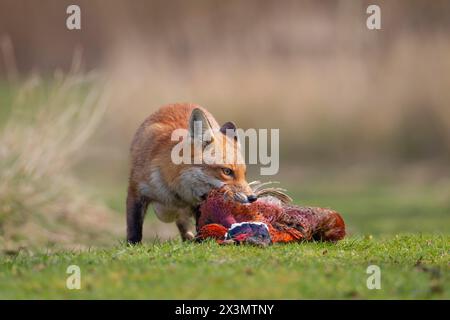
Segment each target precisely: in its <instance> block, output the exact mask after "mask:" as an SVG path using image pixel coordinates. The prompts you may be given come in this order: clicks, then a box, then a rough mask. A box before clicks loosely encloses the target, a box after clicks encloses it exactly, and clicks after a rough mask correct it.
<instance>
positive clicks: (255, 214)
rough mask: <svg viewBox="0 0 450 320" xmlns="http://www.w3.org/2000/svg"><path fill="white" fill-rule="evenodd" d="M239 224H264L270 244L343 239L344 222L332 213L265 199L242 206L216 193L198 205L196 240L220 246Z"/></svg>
mask: <svg viewBox="0 0 450 320" xmlns="http://www.w3.org/2000/svg"><path fill="white" fill-rule="evenodd" d="M284 199H285V198H284ZM241 222H262V223H265V224H266V225H267V227H268V230H269V234H270V238H271V241H272V242H295V241H308V240H320V241H337V240H340V239H342V238H344V236H345V223H344V220H343V219H342V217H341V215H340V214H339V213H338V212H336V211H334V210H331V209H324V208H315V207H300V206H295V205H292V204H286V203H282V202H281V201H272V200H271V199H270V198H268V197H261V198H259V199H258V200H257V201H256V202H253V203H247V204H243V203H239V202H236V201H234V200H231V199H229V198H228V197H227V196H226V192H225V191H224V190H223V189H218V190H213V191H212V192H210V194H209V195H208V197H207V199H206V200H205V201H204V202H202V204H201V205H200V216H199V219H198V222H197V239H198V240H204V239H207V238H214V239H216V240H218V241H219V242H221V241H223V240H224V239H225V235H226V233H227V232H228V230H229V228H230V227H231V226H232V224H235V223H241ZM241 238H242V237H241ZM239 242H245V241H239Z"/></svg>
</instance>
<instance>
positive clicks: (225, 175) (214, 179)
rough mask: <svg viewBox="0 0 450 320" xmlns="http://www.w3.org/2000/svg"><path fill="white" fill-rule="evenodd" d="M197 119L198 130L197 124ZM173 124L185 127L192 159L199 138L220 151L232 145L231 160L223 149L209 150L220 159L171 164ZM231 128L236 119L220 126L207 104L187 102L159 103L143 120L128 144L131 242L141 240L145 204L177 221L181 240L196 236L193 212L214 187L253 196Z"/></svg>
mask: <svg viewBox="0 0 450 320" xmlns="http://www.w3.org/2000/svg"><path fill="white" fill-rule="evenodd" d="M199 123H200V124H201V132H197V131H198V130H196V128H198V126H197V124H199ZM176 129H185V132H186V137H185V138H187V139H186V140H185V141H187V142H186V143H189V144H190V145H189V147H191V150H194V151H193V152H192V154H191V155H190V156H191V158H192V159H193V158H194V157H195V156H197V155H196V151H195V150H197V149H198V148H194V144H195V143H196V141H199V139H200V141H202V144H201V148H200V149H201V151H204V150H203V149H206V148H210V149H211V147H212V146H213V147H214V148H216V150H220V151H224V150H225V149H227V150H233V151H234V154H235V156H234V157H233V161H228V158H226V160H227V161H225V159H224V158H223V156H224V155H225V154H226V152H218V153H217V152H216V153H214V152H213V153H212V155H213V158H214V157H216V158H215V160H219V161H202V162H201V163H197V162H195V161H191V162H190V163H180V164H175V163H174V161H173V159H172V157H171V156H172V151H173V148H174V147H175V146H176V145H177V144H178V143H179V141H173V138H172V134H173V132H174V130H176ZM229 130H231V131H233V130H234V131H236V126H235V125H234V123H232V122H227V123H225V124H224V125H223V126H222V127H220V126H219V124H218V123H217V121H216V120H215V119H214V117H213V116H212V115H211V114H210V113H209V112H208V111H207V110H206V109H204V108H202V107H200V106H198V105H195V104H188V103H180V104H170V105H166V106H163V107H161V108H160V109H159V110H158V111H156V112H155V113H153V114H152V115H150V116H149V117H148V118H147V119H146V120H145V121H144V122H143V123H142V125H141V126H140V127H139V129H138V130H137V132H136V134H135V136H134V139H133V142H132V145H131V170H130V178H129V186H128V196H127V240H128V242H129V243H132V244H135V243H140V242H141V240H142V225H143V222H144V216H145V213H146V211H147V208H148V206H149V204H152V205H153V208H154V210H155V213H156V215H157V217H158V218H159V219H160V220H161V221H163V222H173V221H175V222H176V225H177V227H178V230H179V231H180V235H181V238H182V240H191V239H193V238H194V230H193V226H192V223H191V220H192V219H191V218H192V217H194V218H197V217H196V208H198V205H199V203H200V202H201V201H202V200H203V199H205V197H206V196H207V194H208V193H209V192H210V191H211V190H212V189H217V188H221V187H224V188H226V189H227V191H228V194H229V195H231V196H232V197H233V199H235V200H236V201H239V202H242V203H249V202H254V201H256V200H257V196H256V195H255V194H254V193H253V191H252V189H251V187H250V186H249V184H248V183H247V180H246V176H245V175H246V165H245V162H244V161H242V158H241V157H242V155H241V154H240V145H239V142H238V139H236V138H235V137H233V136H230V135H228V134H227V133H228V132H229ZM205 134H208V135H209V136H210V137H211V139H210V140H209V141H207V142H206V143H205V142H204V141H203V140H201V139H202V137H203V136H205ZM200 135H202V136H201V137H200ZM217 157H219V158H220V159H217ZM209 160H211V159H209Z"/></svg>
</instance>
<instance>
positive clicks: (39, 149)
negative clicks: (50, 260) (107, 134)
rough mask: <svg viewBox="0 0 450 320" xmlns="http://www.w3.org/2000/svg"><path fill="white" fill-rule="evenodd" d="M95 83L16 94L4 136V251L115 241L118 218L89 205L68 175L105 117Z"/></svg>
mask: <svg viewBox="0 0 450 320" xmlns="http://www.w3.org/2000/svg"><path fill="white" fill-rule="evenodd" d="M92 80H93V76H92V75H87V76H82V75H79V74H77V73H76V72H75V73H71V74H69V75H67V76H63V75H61V74H56V75H55V77H54V78H53V79H51V80H49V81H47V80H46V81H44V80H42V79H39V78H37V77H32V78H30V79H29V80H28V81H26V83H25V84H24V85H23V86H21V87H20V88H19V89H18V90H17V94H16V96H15V101H14V103H13V105H12V106H11V107H12V108H11V110H12V111H11V115H10V117H9V118H8V120H7V123H6V125H5V127H4V128H3V130H2V132H1V136H0V247H2V248H3V249H11V248H17V247H23V246H26V247H28V246H38V245H42V244H46V245H49V244H52V243H59V244H63V245H70V246H79V245H83V244H88V243H91V242H92V240H95V241H96V244H98V243H101V240H102V239H104V240H106V239H108V238H109V236H110V235H111V234H112V233H114V228H112V227H111V226H112V225H113V224H112V221H111V220H112V219H113V218H114V215H111V214H109V213H110V212H109V210H108V209H107V208H105V207H104V206H102V205H99V204H95V203H93V202H92V200H91V199H89V198H88V197H86V196H85V195H84V194H85V193H83V190H82V186H80V185H79V183H78V182H77V181H76V180H75V179H74V178H73V176H72V175H71V171H70V168H71V165H72V164H73V163H74V162H75V161H76V160H77V158H78V157H79V156H80V153H81V152H80V148H81V146H82V145H83V144H84V143H85V142H86V141H87V139H88V138H89V137H90V136H91V135H92V133H93V132H94V130H95V128H96V127H97V125H98V123H99V121H100V119H101V118H102V116H103V114H104V112H105V109H106V94H105V91H104V90H100V89H99V88H98V87H97V86H94V85H93V83H92ZM116 225H117V224H116ZM109 239H110V238H109Z"/></svg>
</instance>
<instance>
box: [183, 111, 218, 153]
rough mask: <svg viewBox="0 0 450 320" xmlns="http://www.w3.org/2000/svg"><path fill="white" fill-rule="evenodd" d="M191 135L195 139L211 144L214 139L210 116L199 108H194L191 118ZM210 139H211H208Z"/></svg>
mask: <svg viewBox="0 0 450 320" xmlns="http://www.w3.org/2000/svg"><path fill="white" fill-rule="evenodd" d="M189 135H190V137H191V138H192V139H193V140H199V141H203V139H206V141H203V144H204V145H206V144H209V143H211V142H212V141H213V139H214V135H213V131H212V127H211V124H210V122H209V120H208V117H207V116H206V114H205V113H204V112H203V110H201V109H199V108H195V109H194V110H192V113H191V117H190V119H189ZM208 139H209V140H208Z"/></svg>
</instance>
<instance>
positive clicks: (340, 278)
mask: <svg viewBox="0 0 450 320" xmlns="http://www.w3.org/2000/svg"><path fill="white" fill-rule="evenodd" d="M449 243H450V237H449V236H439V235H406V234H405V235H398V236H394V237H391V238H389V239H384V238H371V237H365V238H356V237H352V238H348V239H346V240H344V241H342V242H339V243H338V244H328V243H303V244H291V245H274V246H271V247H269V248H264V249H263V248H257V247H249V246H220V245H217V244H215V243H212V242H208V243H203V244H193V243H181V242H179V241H175V240H174V241H166V242H153V243H147V244H145V245H143V246H137V247H127V246H125V245H117V246H115V247H113V248H109V249H96V250H91V251H81V252H67V251H63V252H56V253H34V254H29V253H26V252H25V251H22V252H20V253H18V254H17V255H11V256H8V257H4V258H2V260H1V263H0V298H48V299H58V298H70V299H80V298H94V299H97V298H141V299H147V298H153V299H155V298H156V299H164V298H172V299H173V298H193V299H196V298H229V299H243V298H256V299H258V298H275V299H281V298H288V299H299V298H333V299H334V298H353V299H364V298H369V299H372V298H373V299H378V298H388V299H391V298H407V299H410V298H419V299H430V298H447V299H448V298H449V297H450V276H449V255H448V254H449ZM72 264H75V265H78V266H79V267H80V268H81V289H80V290H68V289H67V288H66V278H67V276H68V274H66V269H67V267H68V266H69V265H72ZM372 264H375V265H378V266H379V267H380V268H381V289H380V290H376V289H375V290H369V289H368V288H367V286H366V281H367V277H368V276H369V275H368V274H366V268H367V267H368V266H369V265H372Z"/></svg>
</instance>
